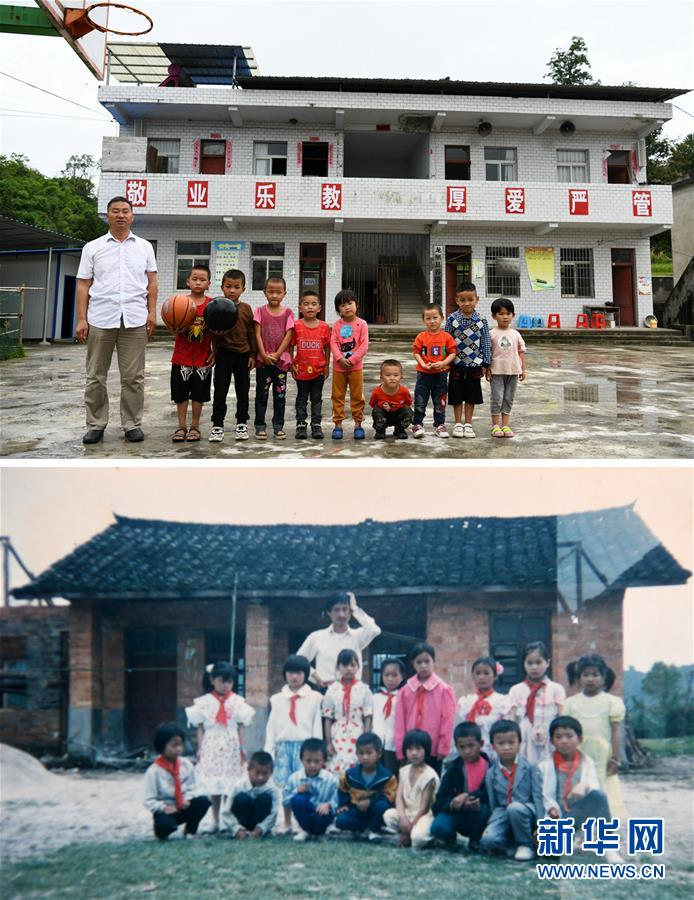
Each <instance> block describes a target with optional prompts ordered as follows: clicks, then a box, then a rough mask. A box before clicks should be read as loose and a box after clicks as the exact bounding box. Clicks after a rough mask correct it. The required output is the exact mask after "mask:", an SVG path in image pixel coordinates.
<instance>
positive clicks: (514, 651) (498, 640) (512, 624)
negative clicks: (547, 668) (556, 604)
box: [489, 609, 552, 694]
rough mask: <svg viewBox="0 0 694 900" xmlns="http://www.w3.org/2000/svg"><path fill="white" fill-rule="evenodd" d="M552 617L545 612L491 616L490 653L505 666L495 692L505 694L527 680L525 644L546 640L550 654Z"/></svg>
mask: <svg viewBox="0 0 694 900" xmlns="http://www.w3.org/2000/svg"><path fill="white" fill-rule="evenodd" d="M550 615H551V614H550V611H549V610H544V609H532V610H523V611H522V612H519V611H513V612H510V611H509V612H506V611H503V612H492V613H490V614H489V618H490V621H489V650H490V653H491V655H492V656H493V657H494V659H495V660H497V662H500V663H501V664H502V665H503V667H504V671H503V673H502V675H500V676H499V679H498V681H497V682H496V689H497V690H498V691H500V692H501V693H502V694H505V693H506V692H507V691H508V689H509V688H510V687H511V686H512V685H514V684H517V683H518V682H519V681H522V680H523V679H524V678H525V672H524V670H523V648H524V647H525V645H526V644H529V643H530V641H544V642H545V644H546V645H547V647H548V648H549V649H550V653H551V649H552V645H551V629H550V621H551V619H550Z"/></svg>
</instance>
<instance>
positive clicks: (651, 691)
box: [642, 662, 684, 737]
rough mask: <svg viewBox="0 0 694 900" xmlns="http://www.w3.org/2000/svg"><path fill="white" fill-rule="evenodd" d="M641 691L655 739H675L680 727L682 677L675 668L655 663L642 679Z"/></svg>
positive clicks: (682, 709)
mask: <svg viewBox="0 0 694 900" xmlns="http://www.w3.org/2000/svg"><path fill="white" fill-rule="evenodd" d="M642 690H643V693H644V696H645V698H646V700H647V702H648V705H649V712H650V714H651V715H650V718H651V721H652V722H653V723H654V724H656V723H657V725H656V727H657V729H658V734H657V735H656V736H657V737H675V736H676V735H677V734H678V732H679V731H680V729H681V727H682V720H683V716H684V695H683V693H682V676H681V674H680V671H679V669H678V668H677V666H666V665H665V663H662V662H657V663H654V664H653V666H652V667H651V670H650V672H648V673H647V674H646V676H645V678H644V679H643V685H642Z"/></svg>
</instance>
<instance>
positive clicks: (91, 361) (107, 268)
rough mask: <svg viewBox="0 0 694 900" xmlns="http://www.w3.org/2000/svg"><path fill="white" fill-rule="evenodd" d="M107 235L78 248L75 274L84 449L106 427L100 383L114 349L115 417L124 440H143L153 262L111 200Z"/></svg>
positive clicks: (125, 203)
mask: <svg viewBox="0 0 694 900" xmlns="http://www.w3.org/2000/svg"><path fill="white" fill-rule="evenodd" d="M106 216H107V220H108V233H107V234H105V235H103V237H100V238H97V239H96V240H95V241H89V243H88V244H86V245H85V246H84V247H83V249H82V258H81V260H80V266H79V270H78V272H77V327H76V329H75V335H76V337H77V340H78V341H80V342H81V343H83V344H84V343H85V342H86V344H87V384H86V387H85V390H84V405H85V407H86V411H87V432H86V433H85V435H84V437H83V438H82V443H84V444H97V443H98V442H99V441H101V440H102V439H103V436H104V431H105V430H106V425H107V424H108V391H107V388H106V379H107V377H108V370H109V369H110V367H111V359H112V357H113V350H114V348H115V350H116V353H117V354H118V369H119V371H120V384H121V395H120V417H121V425H122V426H123V431H124V432H125V439H126V440H127V441H131V442H135V441H141V440H143V439H144V433H143V431H142V427H141V426H142V411H143V408H144V401H145V346H146V345H147V338H148V337H149V335H151V334H152V332H153V331H154V329H155V327H156V322H157V262H156V260H155V258H154V249H153V247H152V245H151V244H150V243H149V241H145V240H143V239H142V238H140V237H137V235H134V234H133V233H132V232H131V231H130V228H131V226H132V223H133V208H132V204H131V203H130V201H129V200H127V199H126V198H125V197H114V198H113V199H112V200H110V201H109V203H108V206H107V208H106Z"/></svg>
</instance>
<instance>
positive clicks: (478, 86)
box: [238, 75, 691, 103]
mask: <svg viewBox="0 0 694 900" xmlns="http://www.w3.org/2000/svg"><path fill="white" fill-rule="evenodd" d="M238 83H239V86H240V87H242V88H245V89H252V90H260V91H269V90H275V91H330V92H331V93H332V92H340V91H343V92H345V93H358V94H363V93H366V94H452V95H465V96H474V97H539V98H551V97H554V98H565V99H573V100H623V101H627V102H636V103H662V102H664V101H666V100H671V99H672V98H673V97H679V96H680V95H682V94H686V93H688V92H689V91H690V90H691V89H690V88H648V87H636V86H633V85H605V84H586V85H574V84H551V83H547V84H524V83H520V84H519V83H514V82H505V81H501V82H499V81H453V80H451V79H450V78H439V79H415V78H312V77H304V76H297V77H293V76H292V77H288V76H287V77H285V76H282V77H279V76H270V75H256V76H254V77H253V78H241V77H240V78H239V79H238Z"/></svg>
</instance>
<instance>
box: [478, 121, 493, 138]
mask: <svg viewBox="0 0 694 900" xmlns="http://www.w3.org/2000/svg"><path fill="white" fill-rule="evenodd" d="M477 133H478V134H481V135H482V137H486V136H487V135H488V134H491V133H492V123H491V122H480V124H479V125H478V126H477Z"/></svg>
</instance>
